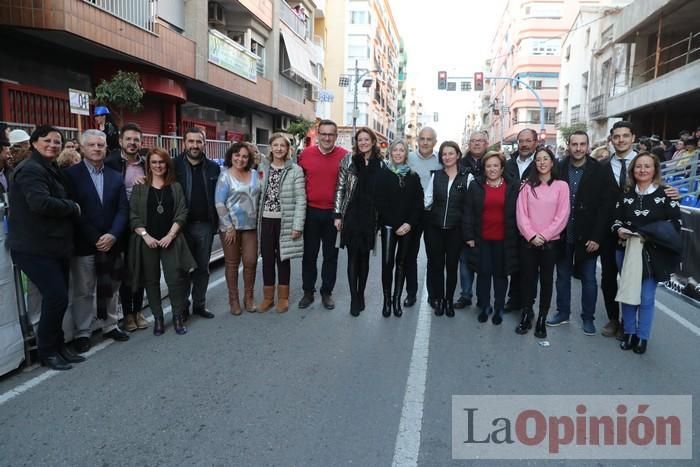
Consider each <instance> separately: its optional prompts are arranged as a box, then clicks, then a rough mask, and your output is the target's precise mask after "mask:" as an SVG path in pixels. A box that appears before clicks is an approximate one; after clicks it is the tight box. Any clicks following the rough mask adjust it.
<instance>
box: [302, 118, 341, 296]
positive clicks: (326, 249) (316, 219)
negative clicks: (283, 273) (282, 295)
mask: <svg viewBox="0 0 700 467" xmlns="http://www.w3.org/2000/svg"><path fill="white" fill-rule="evenodd" d="M337 139H338V126H337V125H336V124H335V122H334V121H332V120H321V121H320V122H319V124H318V139H317V142H318V144H316V145H315V146H310V147H308V148H306V149H304V150H303V151H302V152H301V154H299V159H298V161H297V163H298V164H299V166H300V167H301V168H302V169H303V170H304V175H305V177H306V220H305V222H304V257H303V259H302V273H301V277H302V288H303V289H304V296H303V297H301V300H299V304H298V306H299V308H307V307H309V305H311V304H312V303H313V302H314V292H315V291H316V277H317V276H318V269H317V259H318V252H319V249H320V248H321V244H323V263H322V265H321V303H322V304H323V307H324V308H325V309H326V310H332V309H333V308H335V302H334V301H333V297H332V294H333V287H335V279H336V272H337V269H338V249H337V248H336V246H335V239H336V235H337V230H336V228H335V226H334V225H333V202H334V199H335V184H336V180H337V178H338V170H339V168H340V161H341V160H343V157H345V156H346V155H347V154H348V151H347V150H346V149H345V148H343V147H341V146H336V145H335V141H336V140H337Z"/></svg>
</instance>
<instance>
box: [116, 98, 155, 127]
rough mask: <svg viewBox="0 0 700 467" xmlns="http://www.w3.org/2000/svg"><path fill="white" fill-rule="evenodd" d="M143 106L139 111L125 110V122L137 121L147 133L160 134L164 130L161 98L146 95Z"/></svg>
mask: <svg viewBox="0 0 700 467" xmlns="http://www.w3.org/2000/svg"><path fill="white" fill-rule="evenodd" d="M142 105H143V107H142V108H141V110H140V111H139V112H138V113H130V112H126V111H125V112H124V123H128V122H134V123H137V124H138V125H139V126H140V127H141V130H142V131H143V132H144V133H145V134H150V135H160V134H162V130H163V106H162V103H161V99H160V98H159V97H156V96H152V95H145V96H144V98H143V101H142Z"/></svg>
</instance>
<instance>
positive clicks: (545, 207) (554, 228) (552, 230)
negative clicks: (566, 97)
mask: <svg viewBox="0 0 700 467" xmlns="http://www.w3.org/2000/svg"><path fill="white" fill-rule="evenodd" d="M555 161H556V158H555V156H554V153H552V151H551V150H549V149H548V148H546V147H544V146H538V148H537V150H536V152H535V160H534V161H533V164H534V166H535V169H536V170H531V171H530V175H529V176H528V178H527V180H526V181H525V183H524V184H523V186H522V188H521V189H520V194H519V195H518V202H517V208H516V218H517V222H518V230H520V234H521V235H522V238H523V240H522V245H521V248H520V278H521V293H522V297H523V306H524V308H523V310H522V317H521V318H520V324H518V327H517V328H515V332H516V333H518V334H526V333H527V331H528V329H530V328H531V327H532V318H534V312H533V311H532V307H533V305H534V303H535V294H536V293H537V283H536V281H537V276H538V274H539V278H540V312H539V314H538V315H537V324H536V325H535V337H538V338H544V337H547V329H546V326H545V321H546V319H547V313H549V306H550V304H551V301H552V286H553V282H554V265H555V264H556V258H557V248H556V242H557V241H558V240H559V234H561V232H562V231H563V230H564V228H565V227H566V225H567V223H568V222H569V211H570V209H571V200H570V198H569V185H568V184H567V183H566V182H564V181H562V180H559V179H558V176H557V172H556V163H555Z"/></svg>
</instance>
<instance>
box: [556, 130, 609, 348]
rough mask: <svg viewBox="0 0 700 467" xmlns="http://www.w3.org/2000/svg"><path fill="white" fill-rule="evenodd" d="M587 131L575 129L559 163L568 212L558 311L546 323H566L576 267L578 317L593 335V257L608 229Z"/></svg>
mask: <svg viewBox="0 0 700 467" xmlns="http://www.w3.org/2000/svg"><path fill="white" fill-rule="evenodd" d="M588 148H589V141H588V134H587V133H586V132H584V131H577V132H574V133H573V134H572V135H571V136H570V137H569V141H568V153H569V154H570V155H569V156H567V157H565V158H564V159H562V160H561V161H560V162H559V166H558V169H559V170H558V172H559V177H561V179H562V180H564V181H565V182H567V183H568V184H569V193H570V199H571V214H570V215H569V223H568V225H567V227H566V230H565V231H564V233H562V236H561V239H562V241H561V242H560V243H559V249H560V251H559V255H558V258H557V314H556V315H554V316H552V317H550V318H549V319H548V320H547V326H559V325H561V324H566V323H568V322H569V314H570V312H571V276H572V274H573V272H574V269H576V270H577V271H578V272H579V275H580V278H581V319H582V321H583V333H584V334H586V335H588V336H592V335H594V334H595V332H596V329H595V326H594V324H593V320H594V315H595V308H596V300H597V298H598V285H597V283H596V258H597V256H598V254H599V249H600V245H601V243H603V239H604V238H605V237H606V235H607V233H608V232H609V225H607V217H606V216H604V215H600V209H601V206H603V205H604V204H605V193H604V192H603V172H602V169H601V167H600V165H599V164H598V161H596V160H595V159H593V158H592V157H590V156H589V154H588Z"/></svg>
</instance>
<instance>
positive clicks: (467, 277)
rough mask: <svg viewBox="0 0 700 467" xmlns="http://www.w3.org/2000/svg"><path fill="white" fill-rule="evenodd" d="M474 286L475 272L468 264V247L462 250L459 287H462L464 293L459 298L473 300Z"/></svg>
mask: <svg viewBox="0 0 700 467" xmlns="http://www.w3.org/2000/svg"><path fill="white" fill-rule="evenodd" d="M473 284H474V271H472V270H471V269H470V268H469V265H468V264H467V247H466V246H465V247H464V248H462V254H461V255H460V256H459V285H460V286H461V287H462V292H460V294H459V296H460V297H462V298H466V299H467V300H471V299H472V285H473Z"/></svg>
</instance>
